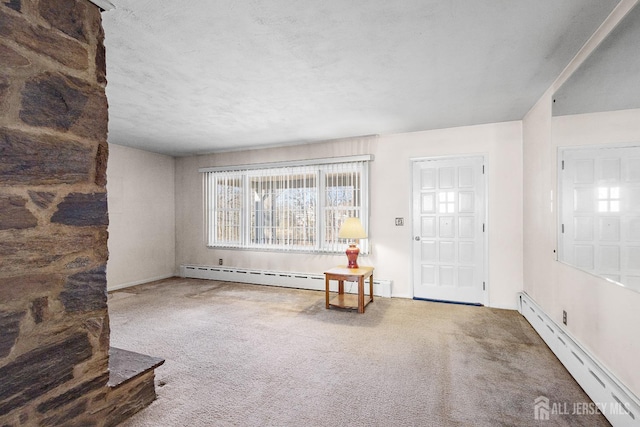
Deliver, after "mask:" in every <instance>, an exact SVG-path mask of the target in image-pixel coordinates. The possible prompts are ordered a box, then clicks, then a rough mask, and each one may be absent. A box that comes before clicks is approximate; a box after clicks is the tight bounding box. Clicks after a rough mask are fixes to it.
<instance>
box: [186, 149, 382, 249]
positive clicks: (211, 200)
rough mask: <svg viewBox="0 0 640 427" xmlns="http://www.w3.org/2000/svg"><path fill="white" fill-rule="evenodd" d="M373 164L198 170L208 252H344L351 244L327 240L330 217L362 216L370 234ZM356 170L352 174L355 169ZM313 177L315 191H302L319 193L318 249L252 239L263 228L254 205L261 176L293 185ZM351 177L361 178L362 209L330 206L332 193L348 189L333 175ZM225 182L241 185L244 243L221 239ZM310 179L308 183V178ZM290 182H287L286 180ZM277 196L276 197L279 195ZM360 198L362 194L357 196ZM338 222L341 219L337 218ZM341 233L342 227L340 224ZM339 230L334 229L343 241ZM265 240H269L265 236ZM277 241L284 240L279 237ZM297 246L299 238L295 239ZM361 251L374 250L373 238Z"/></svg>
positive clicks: (351, 159) (345, 161)
mask: <svg viewBox="0 0 640 427" xmlns="http://www.w3.org/2000/svg"><path fill="white" fill-rule="evenodd" d="M372 160H373V156H372V155H360V156H348V157H336V158H325V159H313V160H306V161H292V162H277V163H261V164H251V165H238V166H222V167H208V168H200V169H199V170H198V171H199V172H200V173H202V175H203V213H204V224H203V225H204V242H205V244H206V246H207V247H208V248H212V249H239V250H252V251H275V252H294V253H323V254H334V253H342V252H343V251H344V247H345V245H346V244H347V243H348V242H347V241H346V240H345V239H338V238H337V237H336V238H335V239H332V240H327V234H328V233H327V231H328V230H327V222H328V221H327V218H328V217H327V214H328V213H329V212H330V211H331V210H334V211H337V212H339V211H344V212H346V213H347V216H357V217H359V218H360V220H361V222H362V225H363V227H364V228H365V230H367V233H368V229H369V212H370V211H369V193H370V190H369V188H370V185H369V165H370V162H371V161H372ZM350 168H351V169H350ZM286 170H290V171H293V172H291V173H290V174H289V175H286V174H282V172H283V171H286ZM310 172H313V174H314V178H313V179H314V180H315V186H313V187H301V188H310V189H312V190H313V191H314V192H315V206H314V209H313V211H312V213H309V214H313V216H314V221H315V223H314V226H313V230H314V234H315V243H313V244H312V245H305V244H303V245H295V244H293V245H292V244H283V243H282V242H279V243H270V244H265V243H264V242H262V243H259V242H256V241H254V240H256V239H252V234H253V232H254V230H253V229H254V227H258V226H257V225H256V224H255V223H252V216H253V215H254V213H255V208H254V207H253V206H252V203H254V202H252V198H253V197H254V194H253V192H252V182H256V179H258V180H259V179H260V178H261V177H267V179H268V177H280V178H282V177H285V179H286V180H287V181H286V182H289V181H288V180H289V179H291V178H290V177H293V176H295V175H298V174H300V173H302V174H309V173H310ZM342 173H344V174H351V175H352V176H353V177H356V176H357V179H356V180H355V182H353V181H351V182H349V183H348V184H349V185H351V187H353V188H354V199H355V200H354V202H356V201H358V199H359V204H357V205H351V206H331V205H330V203H329V201H328V190H327V188H342V187H344V186H346V184H345V185H343V186H340V185H335V186H330V187H327V186H326V184H327V174H338V175H339V174H342ZM221 177H227V178H228V179H230V180H233V181H234V182H241V185H242V189H241V190H240V192H241V196H240V197H241V207H240V221H239V226H240V232H239V240H240V241H239V242H237V243H234V242H230V241H229V240H228V239H227V240H226V241H225V240H220V237H219V236H220V235H219V231H220V228H219V223H218V217H217V212H219V210H217V209H218V205H217V202H218V198H217V195H218V193H217V183H218V179H220V178H221ZM305 179H306V178H305ZM282 182H284V181H282ZM275 194H276V193H275V192H274V193H272V197H273V195H275ZM356 194H357V195H356ZM334 218H335V215H334ZM336 226H337V227H338V228H339V223H338V224H336ZM337 232H338V230H337V229H336V230H334V235H336V236H337ZM260 239H263V237H261V238H260ZM275 240H278V239H277V238H276V239H275ZM293 240H294V241H295V238H294V239H293ZM359 246H360V250H361V253H362V254H368V252H369V245H368V242H367V239H363V240H361V241H360V244H359Z"/></svg>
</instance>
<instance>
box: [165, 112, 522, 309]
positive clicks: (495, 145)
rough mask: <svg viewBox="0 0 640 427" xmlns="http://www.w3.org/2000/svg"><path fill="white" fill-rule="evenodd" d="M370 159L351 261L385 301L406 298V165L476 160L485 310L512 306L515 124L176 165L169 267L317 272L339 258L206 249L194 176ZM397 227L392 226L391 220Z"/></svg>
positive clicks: (518, 171) (517, 193)
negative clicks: (377, 282)
mask: <svg viewBox="0 0 640 427" xmlns="http://www.w3.org/2000/svg"><path fill="white" fill-rule="evenodd" d="M357 154H373V155H374V156H375V160H374V161H373V162H372V165H371V222H370V244H371V245H372V253H371V255H369V256H367V257H361V258H360V259H359V262H360V264H362V265H373V266H374V267H375V268H376V273H375V275H376V276H377V277H378V278H380V279H390V280H392V281H393V287H392V295H393V296H395V297H412V296H413V290H412V284H411V249H412V231H411V224H410V219H411V167H410V165H411V159H412V158H420V157H436V156H451V155H468V154H484V155H486V158H487V161H488V165H487V166H488V170H487V176H488V182H489V197H488V200H489V221H488V226H489V228H488V233H489V283H488V286H489V304H490V305H491V306H493V307H504V308H515V307H516V293H517V292H519V291H521V290H522V129H521V123H520V122H509V123H499V124H488V125H480V126H467V127H460V128H452V129H444V130H434V131H425V132H414V133H403V134H396V135H386V136H380V137H377V138H376V137H373V138H356V139H349V140H338V141H328V142H324V143H319V144H310V145H302V146H294V147H281V148H270V149H261V150H252V151H243V152H230V153H220V154H215V155H205V156H196V157H187V158H179V159H177V160H176V224H177V226H176V251H177V252H176V259H177V264H178V265H180V264H202V265H217V263H218V259H219V258H223V260H224V264H225V265H227V266H233V267H244V268H252V269H268V270H278V271H291V272H309V273H319V274H321V273H322V272H323V271H324V270H326V269H327V268H329V267H332V266H334V265H336V264H343V263H344V262H345V259H344V258H345V257H344V255H309V254H279V253H274V252H257V251H241V250H219V249H208V248H206V245H205V241H204V231H203V226H204V221H203V209H202V177H201V175H200V174H199V173H198V168H200V167H207V166H222V165H234V164H250V163H264V162H272V161H287V160H300V159H313V158H324V157H336V156H347V155H357ZM396 217H404V218H405V226H404V227H396V226H395V222H394V220H395V218H396Z"/></svg>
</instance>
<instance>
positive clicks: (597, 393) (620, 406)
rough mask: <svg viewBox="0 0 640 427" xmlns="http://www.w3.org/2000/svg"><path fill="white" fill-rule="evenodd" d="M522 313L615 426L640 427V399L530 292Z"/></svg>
mask: <svg viewBox="0 0 640 427" xmlns="http://www.w3.org/2000/svg"><path fill="white" fill-rule="evenodd" d="M518 311H519V312H520V314H522V315H523V316H524V318H525V319H527V321H528V322H529V323H530V324H531V326H533V328H534V329H535V330H536V332H537V333H538V335H540V337H541V338H542V339H543V340H544V342H545V343H546V344H547V345H548V346H549V348H550V349H551V351H553V353H554V354H555V355H556V357H557V358H558V359H559V360H560V362H561V363H562V364H563V365H564V366H565V368H566V369H567V371H569V373H570V374H571V375H572V376H573V378H574V379H575V380H576V381H577V383H578V384H579V385H580V386H581V387H582V389H583V390H584V391H585V392H586V393H587V395H588V396H589V397H590V398H591V400H593V403H595V405H597V407H598V409H599V410H600V412H602V414H603V415H604V416H605V417H606V418H607V420H609V422H610V423H611V425H613V426H614V427H639V426H640V400H638V397H637V396H635V395H634V394H633V392H631V391H630V390H629V389H628V388H627V387H625V385H624V384H623V383H622V382H621V381H620V380H619V379H617V378H616V377H615V376H614V375H613V374H612V373H611V372H609V371H608V370H607V369H606V368H605V367H604V366H603V365H602V364H601V363H600V362H599V361H598V359H596V358H595V357H594V356H592V355H591V354H590V353H589V352H588V351H587V350H586V349H585V348H583V347H582V345H580V343H579V342H578V341H577V340H575V339H574V338H573V337H572V336H571V335H569V334H568V333H567V331H566V330H564V328H562V327H560V326H559V325H557V324H556V323H555V322H554V321H553V320H551V318H550V317H549V316H547V314H546V313H545V312H544V311H543V310H542V308H540V306H538V304H536V302H535V301H534V300H533V299H532V298H531V297H530V296H529V295H527V294H526V293H519V294H518Z"/></svg>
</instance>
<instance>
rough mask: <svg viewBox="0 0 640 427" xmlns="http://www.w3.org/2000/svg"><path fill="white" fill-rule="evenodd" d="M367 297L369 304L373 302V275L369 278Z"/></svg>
mask: <svg viewBox="0 0 640 427" xmlns="http://www.w3.org/2000/svg"><path fill="white" fill-rule="evenodd" d="M369 297H370V298H371V302H373V274H372V275H371V276H369Z"/></svg>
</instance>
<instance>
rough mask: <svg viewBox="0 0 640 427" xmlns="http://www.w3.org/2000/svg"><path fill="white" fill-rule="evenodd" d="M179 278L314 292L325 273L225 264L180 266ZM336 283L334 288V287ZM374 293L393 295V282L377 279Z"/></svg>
mask: <svg viewBox="0 0 640 427" xmlns="http://www.w3.org/2000/svg"><path fill="white" fill-rule="evenodd" d="M180 277H188V278H193V279H209V280H220V281H224V282H238V283H249V284H255V285H269V286H280V287H284V288H297V289H309V290H314V291H324V290H325V279H324V275H323V274H315V273H293V272H285V271H271V270H252V269H246V268H237V267H225V266H219V267H213V266H207V265H181V266H180ZM348 283H350V284H345V292H346V293H354V294H356V293H358V285H357V284H355V282H348ZM330 286H331V287H332V289H331V290H332V291H335V292H337V291H338V289H337V287H338V284H337V283H335V282H332V283H331V284H330ZM334 286H335V290H334V289H333V287H334ZM373 294H374V295H376V296H380V297H386V298H391V281H390V280H379V279H376V278H374V279H373Z"/></svg>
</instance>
